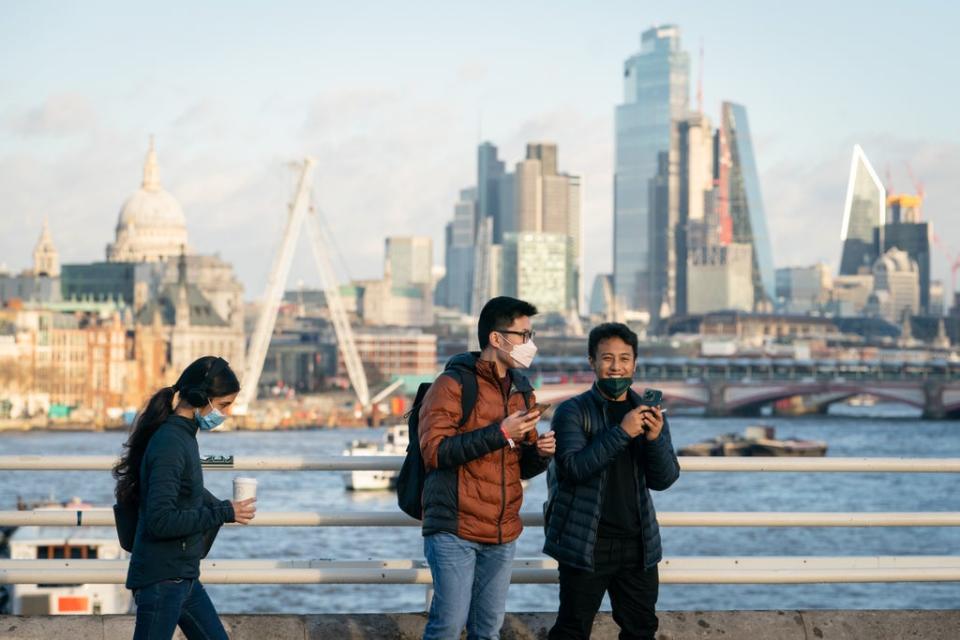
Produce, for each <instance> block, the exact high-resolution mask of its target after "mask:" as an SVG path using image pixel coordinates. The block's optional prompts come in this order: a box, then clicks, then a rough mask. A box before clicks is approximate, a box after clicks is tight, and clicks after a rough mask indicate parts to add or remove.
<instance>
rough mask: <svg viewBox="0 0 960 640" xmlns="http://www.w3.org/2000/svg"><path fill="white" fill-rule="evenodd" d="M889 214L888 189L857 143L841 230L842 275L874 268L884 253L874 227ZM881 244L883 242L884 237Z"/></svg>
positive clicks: (879, 225) (878, 225)
mask: <svg viewBox="0 0 960 640" xmlns="http://www.w3.org/2000/svg"><path fill="white" fill-rule="evenodd" d="M885 217H886V190H885V189H884V188H883V184H882V183H881V182H880V178H878V177H877V172H876V171H874V170H873V166H871V164H870V161H869V160H868V159H867V155H866V154H865V153H864V152H863V149H862V148H861V147H860V145H854V147H853V159H852V161H851V163H850V180H849V182H848V183H847V200H846V204H845V205H844V207H843V227H842V230H841V232H840V240H841V242H843V254H842V255H841V257H840V275H842V276H847V275H854V274H856V273H860V272H861V270H863V271H870V270H871V269H872V267H873V263H874V262H875V261H876V260H877V258H878V257H879V255H880V253H878V252H877V250H876V248H875V246H874V242H873V230H874V229H875V228H877V227H880V228H881V229H882V228H883V225H884V221H885ZM879 244H880V245H881V246H882V245H883V239H882V237H881V238H880V243H879ZM881 252H882V250H881Z"/></svg>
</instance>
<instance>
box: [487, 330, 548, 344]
mask: <svg viewBox="0 0 960 640" xmlns="http://www.w3.org/2000/svg"><path fill="white" fill-rule="evenodd" d="M494 331H496V332H497V333H509V334H512V335H515V336H520V337H521V338H523V343H524V344H526V343H528V342H530V340H532V339H533V337H534V336H535V335H537V332H536V331H510V330H509V329H494Z"/></svg>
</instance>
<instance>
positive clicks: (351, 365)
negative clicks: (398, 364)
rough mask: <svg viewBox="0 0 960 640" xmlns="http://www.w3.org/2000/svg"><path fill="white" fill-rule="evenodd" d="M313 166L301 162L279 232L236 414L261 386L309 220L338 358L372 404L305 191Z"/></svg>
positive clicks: (324, 241) (355, 386)
mask: <svg viewBox="0 0 960 640" xmlns="http://www.w3.org/2000/svg"><path fill="white" fill-rule="evenodd" d="M315 164H316V161H315V160H314V159H313V158H306V159H305V160H304V161H303V165H302V172H301V174H300V180H299V183H298V185H297V192H296V195H295V196H294V199H293V201H292V202H291V203H290V205H289V215H288V217H287V226H286V228H285V229H284V232H283V242H282V243H281V245H280V251H279V252H278V253H277V255H276V257H275V258H274V262H273V266H272V267H271V269H270V279H269V280H268V281H267V292H266V296H265V298H264V301H263V308H262V309H261V310H260V316H259V317H258V318H257V326H256V328H255V329H254V332H253V336H252V338H251V339H250V347H249V348H248V350H247V362H246V367H245V368H244V370H243V378H242V379H241V389H240V394H239V395H238V396H237V400H236V402H235V403H234V410H233V411H234V413H237V414H239V415H243V414H245V413H246V412H247V408H248V407H249V406H250V403H252V402H253V401H254V399H256V397H257V387H258V386H259V384H260V375H261V374H262V373H263V362H264V360H265V359H266V357H267V348H268V347H269V346H270V337H271V336H272V335H273V329H274V326H275V325H276V322H277V312H278V311H279V309H280V301H281V300H282V298H283V289H284V286H285V285H286V283H287V278H288V277H289V275H290V266H291V264H292V262H293V254H294V251H295V250H296V245H297V239H298V238H299V237H300V230H301V228H302V227H303V224H304V222H308V223H309V224H308V225H307V231H308V234H309V236H310V246H311V248H312V249H313V256H314V259H315V261H316V263H317V269H318V270H319V272H320V280H321V284H322V288H323V294H324V297H325V298H326V301H327V307H328V309H329V310H330V317H331V320H332V322H333V329H334V332H335V333H336V336H337V343H338V345H339V347H340V351H341V353H342V354H343V361H344V363H345V364H346V367H347V375H348V376H349V378H350V384H352V385H353V390H354V392H355V393H356V394H357V399H358V400H359V401H360V404H361V406H363V409H364V410H365V411H366V410H368V409H369V408H370V406H371V404H372V402H371V399H370V390H369V388H368V387H367V376H366V374H365V373H364V371H363V363H362V362H361V361H360V355H359V353H358V352H357V346H356V343H355V342H354V340H353V331H352V329H351V328H350V322H349V320H348V319H347V312H346V310H345V309H344V307H343V302H342V301H341V300H340V291H339V287H338V286H337V279H336V276H335V274H334V271H333V265H332V263H331V262H330V252H329V251H328V247H329V246H330V245H329V243H328V242H327V240H328V238H327V237H326V234H325V233H324V232H323V228H322V227H321V226H320V218H319V215H318V214H317V213H316V211H314V209H313V207H312V206H311V205H310V190H311V186H312V182H313V176H312V172H313V167H314V165H315ZM381 395H382V394H381ZM378 400H379V395H378Z"/></svg>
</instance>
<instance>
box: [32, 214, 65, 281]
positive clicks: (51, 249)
mask: <svg viewBox="0 0 960 640" xmlns="http://www.w3.org/2000/svg"><path fill="white" fill-rule="evenodd" d="M33 275H35V276H47V277H49V278H59V277H60V254H59V253H57V248H56V247H55V246H54V244H53V238H52V237H51V236H50V225H49V224H48V223H47V219H46V218H44V219H43V231H41V232H40V239H39V240H38V241H37V246H36V247H35V248H34V250H33Z"/></svg>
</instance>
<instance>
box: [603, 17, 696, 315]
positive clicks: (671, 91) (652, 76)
mask: <svg viewBox="0 0 960 640" xmlns="http://www.w3.org/2000/svg"><path fill="white" fill-rule="evenodd" d="M640 44H641V46H640V51H639V52H638V53H637V54H635V55H633V56H631V57H630V58H629V59H627V61H626V62H625V63H624V65H623V94H624V95H623V104H621V105H619V106H618V107H617V110H616V158H615V174H614V218H613V245H614V258H613V280H614V295H615V298H616V300H617V304H618V305H621V306H622V307H624V308H626V309H635V310H641V311H649V312H650V313H651V315H652V316H656V315H657V313H658V311H659V309H658V308H655V307H658V306H659V305H660V304H661V299H660V298H661V297H662V296H661V295H660V294H659V293H658V291H659V290H660V289H661V287H659V285H657V282H659V279H656V278H653V277H652V276H653V271H655V269H654V268H653V267H654V264H653V263H654V259H655V258H656V256H657V250H656V246H655V241H656V238H657V235H658V234H661V235H662V231H663V230H661V229H659V228H656V227H655V224H656V222H657V221H656V220H655V219H654V218H655V216H654V212H653V207H654V206H655V205H656V204H657V202H658V201H657V199H656V198H654V197H653V194H652V193H651V185H661V186H663V183H664V178H663V176H660V177H659V178H658V170H659V169H661V168H662V165H661V161H662V160H661V154H668V155H669V154H670V152H671V138H672V137H673V133H674V130H675V129H674V127H675V123H676V121H678V120H680V119H681V118H684V117H686V116H687V112H688V109H689V103H690V82H689V75H690V57H689V55H688V54H687V53H686V52H685V51H683V50H682V49H681V48H680V30H679V28H677V27H676V26H673V25H663V26H660V27H654V28H652V29H649V30H647V31H645V32H643V34H642V35H641V38H640ZM660 217H661V218H662V217H663V216H660ZM652 227H655V228H652ZM661 240H663V238H661Z"/></svg>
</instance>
